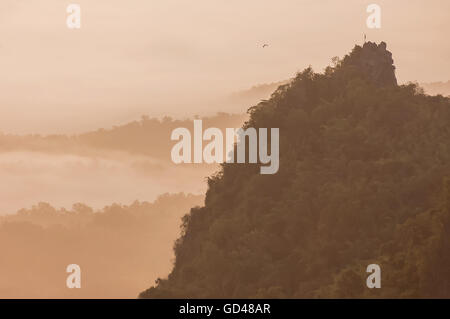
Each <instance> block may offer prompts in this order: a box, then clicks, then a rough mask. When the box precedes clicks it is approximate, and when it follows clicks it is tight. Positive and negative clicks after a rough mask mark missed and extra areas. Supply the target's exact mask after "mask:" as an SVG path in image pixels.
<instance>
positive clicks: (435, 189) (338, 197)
mask: <svg viewBox="0 0 450 319" xmlns="http://www.w3.org/2000/svg"><path fill="white" fill-rule="evenodd" d="M333 62H334V65H333V66H330V67H328V68H327V69H326V70H325V72H324V73H320V74H318V73H314V72H313V71H312V70H311V68H308V69H306V70H304V71H303V72H301V73H299V74H297V76H296V77H295V78H294V79H293V80H292V81H291V82H290V83H288V84H286V85H284V86H280V87H279V88H278V89H277V90H276V91H275V92H274V93H273V94H272V96H271V98H270V99H269V100H267V101H262V102H261V103H259V104H258V105H257V106H254V107H252V108H250V109H249V114H250V120H249V121H248V122H247V123H246V126H248V127H255V128H258V127H278V128H280V169H279V171H278V173H277V174H275V175H261V174H260V173H259V165H256V164H249V165H244V164H225V165H223V166H222V169H221V171H220V172H219V173H217V174H216V175H215V176H211V177H210V178H209V179H208V186H209V188H208V191H207V194H206V200H205V206H204V207H201V208H193V209H192V210H191V212H190V214H189V215H187V216H185V217H184V219H183V225H184V226H183V227H184V228H183V235H182V237H181V238H179V240H178V241H177V242H176V245H175V254H176V260H175V264H174V268H173V271H172V272H171V274H170V275H169V277H168V278H165V279H159V280H158V281H157V282H156V285H155V287H151V288H149V289H148V290H146V291H144V292H142V293H141V294H140V297H143V298H160V297H183V298H185V297H189V298H197V297H206V298H212V297H214V298H221V297H233V298H247V297H263V298H266V297H274V298H277V297H288V298H303V297H313V298H315V297H344V298H347V297H361V298H367V297H369V298H371V297H394V298H395V297H450V255H449V253H448V252H449V251H450V219H449V215H450V183H449V182H446V183H444V180H445V176H448V175H449V172H450V99H449V98H445V97H442V96H427V95H425V94H423V93H422V91H421V90H420V89H419V88H417V87H416V86H415V85H414V84H411V85H402V86H399V85H397V81H396V78H395V68H394V65H393V60H392V55H391V53H390V52H389V51H387V50H386V44H385V43H380V44H379V45H377V44H375V43H370V42H369V43H365V44H364V46H363V47H361V46H355V48H354V49H353V50H352V52H351V53H350V54H348V55H346V56H345V57H344V58H343V59H341V60H334V61H333ZM443 185H446V187H443ZM373 263H374V264H379V265H380V267H381V274H382V279H381V283H382V287H381V289H368V288H367V286H366V278H367V276H368V275H369V274H367V273H366V267H367V266H368V265H369V264H373Z"/></svg>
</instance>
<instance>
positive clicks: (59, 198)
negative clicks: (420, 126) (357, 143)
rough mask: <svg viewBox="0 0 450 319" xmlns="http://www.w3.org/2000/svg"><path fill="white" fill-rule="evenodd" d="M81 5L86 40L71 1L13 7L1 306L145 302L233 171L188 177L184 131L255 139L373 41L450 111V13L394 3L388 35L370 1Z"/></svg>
mask: <svg viewBox="0 0 450 319" xmlns="http://www.w3.org/2000/svg"><path fill="white" fill-rule="evenodd" d="M77 3H79V4H80V5H81V9H82V27H81V29H80V30H69V29H67V27H66V24H65V19H66V17H67V13H66V6H67V4H66V3H63V2H61V1H58V0H46V1H39V0H29V1H17V0H2V1H1V3H0V39H1V41H0V68H1V70H2V71H1V72H0V92H1V94H0V181H1V182H0V250H1V251H2V252H3V254H4V260H8V262H7V263H6V262H5V263H3V264H0V274H2V275H0V297H4V298H7V297H37V298H41V297H80V298H81V297H86V298H93V297H111V298H114V297H130V298H134V297H136V296H137V295H138V293H139V292H141V291H144V290H145V289H147V288H149V287H151V286H152V285H153V283H154V280H155V279H156V278H158V277H161V278H163V277H165V276H167V275H168V274H169V273H170V271H171V270H172V266H173V261H174V260H173V257H174V253H173V251H172V247H173V244H174V242H175V240H176V239H177V238H178V237H179V236H180V229H179V226H180V224H182V216H184V215H185V214H187V213H189V211H190V208H192V207H196V206H202V205H203V204H204V196H205V193H206V191H207V190H208V186H209V184H208V181H210V178H211V176H216V175H214V174H215V173H216V172H217V171H218V170H220V166H219V165H216V164H209V165H206V164H204V165H175V164H174V163H173V162H172V161H171V159H170V150H171V147H172V146H173V144H174V142H173V141H171V140H170V134H171V132H172V130H173V129H175V128H177V127H186V128H190V127H192V120H193V119H194V118H200V119H202V120H203V123H204V127H218V128H220V129H225V128H227V127H233V128H238V127H241V126H242V125H243V124H244V123H245V122H246V121H247V120H249V114H247V110H248V109H249V108H251V107H253V106H255V105H258V103H260V102H261V101H263V103H265V102H264V101H266V100H270V99H271V98H272V97H273V96H272V94H273V93H274V92H275V91H277V89H278V88H279V87H280V86H283V85H286V84H288V83H291V81H292V80H293V79H295V78H296V77H297V75H296V73H297V72H300V71H303V70H304V69H305V68H308V66H311V67H312V69H313V70H314V71H316V72H319V73H320V72H324V70H326V69H327V68H328V67H329V66H330V65H333V63H332V59H331V58H332V57H334V56H339V57H343V56H344V55H345V54H347V53H348V50H349V48H351V47H353V46H354V45H355V43H357V44H362V42H363V33H366V35H367V39H368V40H369V41H374V42H377V43H379V42H381V41H386V42H387V43H388V44H389V50H390V51H392V52H394V54H395V56H394V59H395V66H396V71H395V75H396V77H397V80H398V82H399V84H405V83H409V82H414V83H419V84H420V87H422V88H423V90H424V92H425V93H427V94H430V95H437V94H441V95H444V96H449V95H450V81H449V79H450V60H449V59H448V56H450V43H449V41H447V40H446V39H447V31H448V30H449V21H448V17H447V16H448V12H449V11H450V2H449V1H447V0H430V1H427V2H426V3H427V4H426V6H424V5H423V2H421V1H408V0H398V1H387V0H380V1H378V3H379V4H380V5H381V6H382V8H383V18H382V19H383V20H382V28H381V29H379V30H369V29H367V27H366V24H365V21H366V18H367V13H366V10H365V8H366V6H367V3H366V2H365V1H360V0H346V2H345V5H342V1H338V0H331V1H326V2H322V1H309V0H305V1H298V0H283V1H270V2H269V1H260V0H248V1H238V0H229V1H219V0H212V1H211V0H198V1H196V4H195V6H194V5H192V4H191V3H187V2H184V1H180V0H167V1H158V2H156V1H152V2H149V1H145V0H135V1H133V5H130V3H128V2H126V1H123V0H108V1H107V0H96V1H88V0H78V1H77ZM266 43H267V44H268V46H267V47H264V48H263V44H266ZM408 88H412V87H405V88H403V87H402V89H401V90H404V92H409V91H408ZM398 90H399V91H400V89H398ZM411 90H412V89H411ZM402 92H403V91H402ZM417 92H420V89H419V88H417ZM405 94H406V93H405ZM408 94H409V93H408ZM411 94H412V95H414V94H415V93H414V94H413V93H411ZM408 96H409V95H408ZM414 99H415V98H414ZM424 99H426V98H424ZM297 115H298V114H297ZM266 124H267V126H270V124H271V123H270V122H267V123H266ZM282 124H283V125H287V126H289V125H290V124H289V123H287V122H286V123H284V122H283V123H282ZM335 124H336V123H335ZM333 125H334V124H333ZM336 125H337V124H336ZM399 143H401V141H399ZM421 185H422V184H421ZM436 188H437V187H436ZM216 195H217V194H216ZM217 196H219V195H217ZM219 197H220V196H219ZM425 208H429V207H424V211H425ZM427 213H428V212H427ZM185 221H186V220H184V222H185ZM217 227H219V226H217ZM430 227H431V226H430ZM80 239H82V240H80ZM92 243H94V244H92ZM130 247H133V248H132V249H130ZM124 256H125V257H126V258H123V257H124ZM74 259H76V260H78V261H79V262H80V263H82V264H83V265H84V266H86V268H87V269H90V271H91V273H90V275H88V277H87V280H88V281H87V282H90V284H89V285H88V286H87V288H86V289H85V290H82V291H80V292H68V291H67V290H66V289H65V286H64V283H65V276H66V273H65V272H64V266H65V265H67V264H69V263H72V262H76V260H74ZM29 265H35V267H29ZM83 265H82V266H83ZM111 265H115V266H111ZM137 265H138V266H137ZM108 267H111V269H110V271H106V272H104V273H102V271H104V269H105V268H108ZM136 267H137V268H136ZM5 274H8V275H7V276H6V275H5ZM94 278H95V279H94ZM113 278H116V279H117V280H116V281H114V280H113ZM60 284H62V286H60ZM177 284H178V283H177ZM46 285H47V286H46Z"/></svg>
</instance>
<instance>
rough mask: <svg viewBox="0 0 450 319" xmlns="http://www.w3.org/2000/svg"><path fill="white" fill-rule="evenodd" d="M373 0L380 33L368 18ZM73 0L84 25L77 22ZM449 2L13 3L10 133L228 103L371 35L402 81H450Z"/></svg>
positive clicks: (2, 60)
mask: <svg viewBox="0 0 450 319" xmlns="http://www.w3.org/2000/svg"><path fill="white" fill-rule="evenodd" d="M373 2H374V3H377V4H379V5H380V6H381V7H382V26H381V29H379V30H369V29H367V27H366V18H367V16H368V13H366V7H367V5H368V4H370V3H373ZM70 3H78V4H80V5H81V9H82V19H81V23H82V26H81V29H80V30H70V29H68V28H67V26H66V18H67V15H68V14H67V13H66V7H67V6H68V5H69V4H70ZM449 11H450V1H448V0H395V1H394V0H389V1H379V0H378V1H361V0H345V1H344V0H276V1H275V0H273V1H269V0H267V1H263V0H194V1H182V0H178V1H175V0H164V1H163V0H152V1H149V0H126V1H125V0H94V1H93V0H73V1H70V0H68V1H64V0H1V2H0V69H1V72H0V92H1V93H0V131H3V132H18V133H23V132H54V131H56V132H64V131H67V132H73V131H83V130H86V129H92V128H97V127H99V126H112V125H114V124H119V123H123V122H125V121H128V120H131V119H134V118H136V117H139V116H140V115H141V114H143V113H146V114H149V115H151V116H162V115H165V114H170V115H176V116H189V115H193V114H202V113H211V112H215V111H217V110H218V109H219V108H220V109H221V110H222V111H228V109H227V106H226V105H221V104H220V103H219V102H218V101H219V100H220V99H221V97H222V96H224V95H227V94H229V93H230V92H233V91H236V90H240V89H245V88H247V87H250V86H253V85H255V84H259V83H266V82H274V81H279V80H284V79H286V78H290V77H291V76H293V75H294V74H295V72H296V71H299V70H302V69H303V68H305V67H307V66H308V65H310V64H311V65H312V66H313V67H314V69H315V70H316V71H322V70H323V68H324V67H325V66H326V65H328V64H329V62H330V58H331V57H332V56H336V55H338V56H342V55H344V54H345V53H347V52H348V51H349V50H350V49H351V48H352V47H353V46H354V44H355V43H359V44H361V42H362V39H363V36H362V34H363V33H366V34H367V36H368V40H370V41H376V42H379V41H382V40H384V41H386V42H387V43H388V49H389V50H391V51H392V52H393V54H394V60H395V64H396V66H397V77H398V79H399V81H400V82H405V81H410V80H418V81H420V82H424V81H426V82H429V81H447V80H449V79H450V59H449V56H450V42H449V41H448V32H449V30H450V20H449V19H448V12H449ZM264 43H268V44H269V47H267V48H264V49H263V48H262V45H263V44H264Z"/></svg>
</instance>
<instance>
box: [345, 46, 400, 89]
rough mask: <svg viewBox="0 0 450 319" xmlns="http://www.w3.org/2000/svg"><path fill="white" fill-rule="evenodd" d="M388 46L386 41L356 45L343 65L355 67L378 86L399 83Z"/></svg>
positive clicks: (360, 73)
mask: <svg viewBox="0 0 450 319" xmlns="http://www.w3.org/2000/svg"><path fill="white" fill-rule="evenodd" d="M386 47H387V45H386V43H385V42H381V43H380V44H376V43H375V42H366V43H364V45H363V46H362V47H361V46H359V45H356V46H355V48H354V49H353V51H352V52H351V53H350V54H349V55H347V56H345V58H344V59H343V61H342V66H344V67H346V68H347V67H350V68H354V69H355V70H357V72H358V74H359V75H360V76H362V77H363V78H365V79H368V80H369V81H370V82H372V83H374V84H376V85H378V86H393V85H397V78H396V77H395V66H394V60H393V59H392V53H391V52H390V51H388V50H387V49H386Z"/></svg>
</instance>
